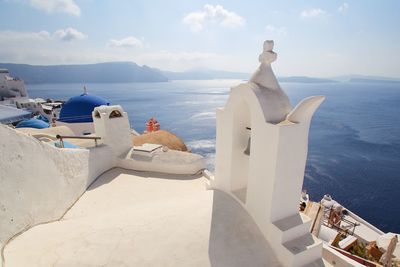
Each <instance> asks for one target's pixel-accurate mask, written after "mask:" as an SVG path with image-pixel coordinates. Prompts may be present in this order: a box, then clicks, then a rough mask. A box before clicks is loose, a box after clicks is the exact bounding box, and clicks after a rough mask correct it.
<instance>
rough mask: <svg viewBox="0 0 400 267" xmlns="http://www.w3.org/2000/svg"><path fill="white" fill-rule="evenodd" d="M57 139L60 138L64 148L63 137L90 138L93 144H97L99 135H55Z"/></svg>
mask: <svg viewBox="0 0 400 267" xmlns="http://www.w3.org/2000/svg"><path fill="white" fill-rule="evenodd" d="M56 138H57V139H60V143H61V147H62V148H64V140H63V139H91V140H94V143H95V146H97V140H100V139H101V137H99V136H74V135H59V134H57V135H56Z"/></svg>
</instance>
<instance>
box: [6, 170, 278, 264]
mask: <svg viewBox="0 0 400 267" xmlns="http://www.w3.org/2000/svg"><path fill="white" fill-rule="evenodd" d="M205 182H206V178H204V177H202V176H196V177H193V176H177V175H165V174H163V175H156V174H150V173H146V172H135V171H128V170H123V169H118V168H116V169H112V170H110V171H108V172H106V173H105V174H103V175H102V176H100V177H99V178H98V179H97V180H96V182H95V183H94V184H92V186H91V187H90V188H89V189H88V191H86V193H85V194H84V195H83V196H82V197H81V198H80V199H79V200H78V201H77V202H76V203H75V205H74V206H73V207H72V208H71V209H70V210H69V211H68V212H67V213H66V214H65V216H64V217H63V218H62V219H61V220H60V221H56V222H52V223H47V224H42V225H38V226H35V227H33V228H31V229H29V230H28V231H26V232H24V233H22V234H21V235H19V236H17V237H16V238H15V239H14V240H12V241H11V242H10V243H9V244H8V245H7V246H6V247H5V250H4V256H5V263H6V266H269V267H274V266H280V265H279V264H278V261H277V259H276V257H275V255H274V254H273V252H272V249H271V247H270V245H269V244H268V243H267V242H266V241H265V239H264V237H263V235H262V233H261V232H260V231H259V229H258V227H257V226H256V225H255V223H254V222H253V220H252V219H251V218H250V217H249V215H248V214H247V212H246V211H245V210H244V209H243V208H242V206H241V205H240V204H239V203H238V202H236V201H235V200H233V199H232V198H231V197H230V196H229V195H227V194H225V193H223V192H220V191H213V190H206V189H205Z"/></svg>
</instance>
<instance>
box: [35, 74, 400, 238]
mask: <svg viewBox="0 0 400 267" xmlns="http://www.w3.org/2000/svg"><path fill="white" fill-rule="evenodd" d="M239 83H241V81H239V80H211V81H173V82H167V83H129V84H123V83H120V84H87V87H88V90H89V92H90V93H93V94H96V95H99V96H102V97H104V98H106V99H108V100H109V101H110V102H111V103H112V104H120V105H122V106H123V108H124V109H125V110H126V111H127V112H128V114H129V118H130V122H131V126H132V127H133V128H135V129H136V130H137V131H139V132H142V131H143V130H144V128H145V122H146V121H147V119H149V118H150V117H152V116H155V117H156V118H157V119H158V121H159V122H160V123H161V127H162V128H163V129H166V130H169V131H171V132H173V133H176V134H177V135H178V136H180V137H181V138H182V139H183V140H184V141H185V142H186V143H187V144H188V145H189V146H190V147H191V149H192V150H193V151H194V152H197V153H200V154H202V155H204V156H205V157H206V158H207V160H208V164H209V167H210V168H213V163H214V152H215V149H214V146H215V109H216V108H217V107H222V106H224V104H225V102H226V100H227V98H228V94H229V88H230V87H231V86H234V85H237V84H239ZM82 86H83V85H82V84H40V85H29V86H28V90H29V93H30V95H31V97H43V98H54V99H64V100H66V99H68V98H69V97H71V96H74V95H77V94H79V93H81V92H82ZM282 87H283V88H284V89H285V90H286V92H287V93H288V95H289V98H290V100H291V102H292V105H295V104H297V103H298V101H299V100H301V99H302V98H304V97H306V96H310V95H325V96H327V99H326V101H325V102H324V103H323V104H322V106H321V107H320V109H319V110H318V111H317V113H316V114H315V116H314V119H313V122H312V127H311V131H310V143H309V154H308V161H307V167H306V174H305V180H304V188H305V189H307V191H308V192H309V194H310V196H311V198H312V199H313V200H317V201H318V200H320V199H321V198H322V196H323V195H324V194H326V193H330V194H331V195H332V196H333V197H334V199H336V200H337V201H339V202H340V203H342V204H343V205H344V206H346V207H347V208H349V209H350V210H352V211H354V212H355V213H357V214H359V215H360V216H361V217H363V218H364V219H366V220H367V221H369V222H371V223H372V224H374V225H376V226H377V227H379V228H381V229H382V230H384V231H392V232H397V233H399V232H400V194H399V192H400V84H399V83H397V84H395V83H392V84H390V83H382V84H379V83H326V84H324V83H319V84H300V83H282Z"/></svg>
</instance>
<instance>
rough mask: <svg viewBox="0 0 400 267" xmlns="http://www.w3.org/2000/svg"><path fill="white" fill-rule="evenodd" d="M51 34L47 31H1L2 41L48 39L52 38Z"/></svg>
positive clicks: (0, 40)
mask: <svg viewBox="0 0 400 267" xmlns="http://www.w3.org/2000/svg"><path fill="white" fill-rule="evenodd" d="M50 38H51V35H50V33H49V32H47V31H39V32H14V31H0V42H5V41H7V40H8V41H25V40H27V41H28V40H46V39H50Z"/></svg>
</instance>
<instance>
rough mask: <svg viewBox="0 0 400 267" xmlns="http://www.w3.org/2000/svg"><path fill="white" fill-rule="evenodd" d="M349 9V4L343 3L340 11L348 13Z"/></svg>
mask: <svg viewBox="0 0 400 267" xmlns="http://www.w3.org/2000/svg"><path fill="white" fill-rule="evenodd" d="M348 9H349V4H348V3H343V4H341V5H340V6H339V8H338V11H339V12H340V13H346V12H347V10H348Z"/></svg>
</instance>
